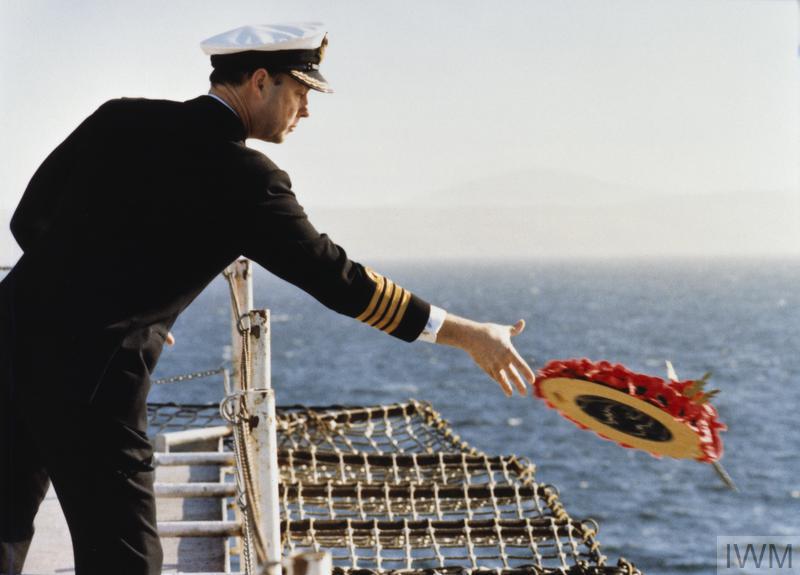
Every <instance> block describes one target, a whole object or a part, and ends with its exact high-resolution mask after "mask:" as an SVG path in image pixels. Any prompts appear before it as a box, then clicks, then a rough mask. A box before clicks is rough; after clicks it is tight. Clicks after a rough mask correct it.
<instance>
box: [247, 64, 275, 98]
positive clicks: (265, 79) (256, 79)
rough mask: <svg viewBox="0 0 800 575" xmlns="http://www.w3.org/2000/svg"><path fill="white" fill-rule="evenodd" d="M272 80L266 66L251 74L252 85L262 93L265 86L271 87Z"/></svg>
mask: <svg viewBox="0 0 800 575" xmlns="http://www.w3.org/2000/svg"><path fill="white" fill-rule="evenodd" d="M270 82H271V79H270V75H269V72H267V70H266V69H265V68H258V69H257V70H256V71H254V72H253V75H252V76H250V86H251V87H252V88H254V89H256V90H258V91H259V92H262V93H263V91H264V89H265V88H268V87H269V84H270Z"/></svg>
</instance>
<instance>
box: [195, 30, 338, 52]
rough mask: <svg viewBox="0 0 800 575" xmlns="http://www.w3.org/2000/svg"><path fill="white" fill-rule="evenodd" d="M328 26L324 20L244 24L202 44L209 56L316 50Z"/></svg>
mask: <svg viewBox="0 0 800 575" xmlns="http://www.w3.org/2000/svg"><path fill="white" fill-rule="evenodd" d="M324 38H325V28H324V26H323V24H322V23H321V22H302V23H297V24H259V25H254V26H242V27H241V28H236V29H234V30H229V31H227V32H223V33H222V34H217V35H216V36H212V37H211V38H208V39H207V40H203V42H202V43H201V44H200V47H201V48H202V49H203V52H205V53H206V54H208V55H209V56H213V55H217V54H236V53H238V52H246V51H250V50H256V51H259V52H276V51H279V50H315V49H317V48H319V47H320V46H321V45H322V41H323V39H324Z"/></svg>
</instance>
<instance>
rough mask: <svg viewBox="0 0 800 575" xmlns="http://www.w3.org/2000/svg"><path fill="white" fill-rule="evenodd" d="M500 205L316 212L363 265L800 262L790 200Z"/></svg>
mask: <svg viewBox="0 0 800 575" xmlns="http://www.w3.org/2000/svg"><path fill="white" fill-rule="evenodd" d="M494 195H495V198H496V201H495V203H494V205H491V204H488V203H487V204H485V205H477V204H476V205H470V204H461V203H458V202H452V203H450V204H449V205H447V204H440V203H439V202H438V201H431V202H429V203H427V204H423V205H419V206H416V207H408V206H394V207H385V208H358V209H346V208H341V209H336V208H310V209H309V213H310V215H311V219H312V221H313V222H315V225H316V226H317V227H318V228H319V229H320V230H321V231H326V232H329V233H330V235H331V236H332V237H333V238H334V240H335V241H337V242H339V243H341V244H342V245H344V246H346V247H348V248H349V250H350V252H351V254H352V255H353V256H354V257H362V258H378V257H392V258H411V259H415V258H426V257H429V258H471V257H475V258H499V257H508V258H526V257H531V258H552V257H556V258H557V257H628V256H654V257H660V256H703V257H713V256H760V255H775V256H800V197H798V195H797V194H788V193H777V192H776V193H755V192H753V193H748V192H738V193H729V194H708V195H686V196H677V197H670V196H657V197H654V198H648V199H635V200H628V201H624V200H619V201H616V202H614V203H608V204H606V205H603V202H602V201H587V202H585V203H584V204H581V203H579V202H572V201H570V202H565V203H564V204H563V205H556V204H547V203H543V204H542V205H535V204H527V203H526V204H513V203H512V202H510V201H507V200H506V196H505V195H504V193H503V192H502V191H501V190H497V191H496V192H495V194H494Z"/></svg>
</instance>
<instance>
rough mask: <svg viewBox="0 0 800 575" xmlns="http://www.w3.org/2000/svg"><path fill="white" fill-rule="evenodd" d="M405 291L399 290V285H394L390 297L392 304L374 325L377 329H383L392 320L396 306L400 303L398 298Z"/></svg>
mask: <svg viewBox="0 0 800 575" xmlns="http://www.w3.org/2000/svg"><path fill="white" fill-rule="evenodd" d="M405 291H406V290H405V289H403V288H401V287H400V286H399V285H397V284H395V290H394V295H393V296H392V303H391V304H390V305H389V309H388V310H386V315H384V316H383V319H382V320H381V321H380V322H379V323H377V324H375V327H376V328H377V329H383V328H385V327H386V326H387V325H388V324H389V322H390V321H392V318H393V317H394V312H395V311H397V304H399V303H400V298H401V297H402V296H403V294H404V293H405Z"/></svg>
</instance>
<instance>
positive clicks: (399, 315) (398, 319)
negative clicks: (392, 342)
mask: <svg viewBox="0 0 800 575" xmlns="http://www.w3.org/2000/svg"><path fill="white" fill-rule="evenodd" d="M409 301H411V292H410V291H408V290H405V289H404V290H403V301H402V302H401V303H400V309H398V310H397V315H395V316H394V321H393V322H392V323H391V325H389V327H387V328H386V329H384V330H383V331H385V332H386V333H392V332H393V331H394V330H396V329H397V326H398V325H400V322H401V321H402V320H403V316H404V315H405V314H406V308H407V307H408V302H409Z"/></svg>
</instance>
